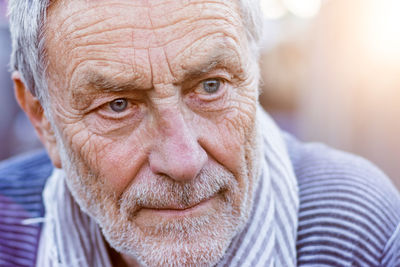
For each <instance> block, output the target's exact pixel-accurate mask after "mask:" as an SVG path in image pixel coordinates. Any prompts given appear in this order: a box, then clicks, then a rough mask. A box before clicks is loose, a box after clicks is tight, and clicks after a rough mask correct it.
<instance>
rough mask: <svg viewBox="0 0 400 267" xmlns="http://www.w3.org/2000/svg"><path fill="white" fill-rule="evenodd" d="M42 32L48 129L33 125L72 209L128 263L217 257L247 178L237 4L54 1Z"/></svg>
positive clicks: (248, 111) (247, 92)
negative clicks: (91, 221) (60, 172)
mask: <svg viewBox="0 0 400 267" xmlns="http://www.w3.org/2000/svg"><path fill="white" fill-rule="evenodd" d="M46 34H47V35H46V40H47V41H46V51H47V57H48V59H49V68H48V84H49V95H50V100H51V102H50V103H51V104H50V105H49V107H48V110H49V112H48V114H52V115H51V117H52V119H51V118H48V119H47V118H46V117H45V115H43V116H44V118H43V119H42V122H43V121H45V120H48V121H50V122H51V124H52V125H53V127H52V128H53V129H54V132H55V133H53V132H52V130H51V129H47V128H46V127H42V126H39V127H38V126H37V128H40V127H42V129H39V134H40V135H41V138H42V141H43V142H44V143H45V145H46V147H47V149H48V150H49V154H50V156H51V159H52V161H53V163H54V164H55V165H56V166H58V167H62V168H63V169H64V170H65V171H66V173H67V183H68V186H69V188H70V190H71V192H72V193H73V195H74V197H75V199H76V200H77V202H78V203H79V204H80V206H81V207H82V209H83V210H84V211H86V212H87V213H88V214H89V215H90V216H92V217H93V218H95V219H96V221H97V222H98V223H99V225H100V226H101V227H102V229H103V233H104V235H105V237H106V239H107V241H108V242H109V243H110V245H111V246H112V247H114V248H115V249H116V250H117V251H118V252H121V255H122V257H123V260H124V261H125V262H126V263H127V264H131V265H132V266H133V265H136V264H139V263H140V264H143V265H149V266H162V265H164V266H165V265H171V266H183V265H187V266H201V265H212V264H215V263H216V262H217V261H218V260H220V259H221V257H222V256H223V254H224V252H225V251H226V249H227V247H228V246H229V244H230V242H231V240H232V238H233V237H234V236H235V235H236V234H237V233H238V231H240V230H241V229H242V228H243V226H244V224H245V222H246V220H247V219H248V214H249V211H250V210H251V200H252V194H253V187H254V183H255V182H256V178H255V177H256V176H257V173H258V167H257V164H256V161H255V160H254V159H255V158H256V157H257V152H256V149H255V148H256V146H257V144H256V135H257V133H256V130H255V121H256V106H257V104H256V103H257V96H258V90H257V87H258V84H257V82H258V81H257V79H258V76H257V71H258V69H257V64H256V62H255V60H254V57H253V55H252V54H250V53H249V48H248V47H249V44H248V41H247V38H246V35H245V32H244V30H243V26H242V22H241V18H240V15H239V8H238V4H237V3H236V2H235V1H227V0H215V1H207V0H198V1H185V0H181V1H175V0H174V1H162V0H154V1H153V0H148V1H138V0H135V1H134V0H108V1H99V0H96V1H95V0H91V1H88V0H74V1H67V0H65V1H64V0H60V1H56V2H55V3H54V4H52V6H51V7H50V8H49V10H48V21H47V27H46ZM204 81H211V82H212V83H213V85H215V84H218V83H219V87H217V90H215V91H213V92H207V91H206V89H207V88H208V87H206V83H205V82H204ZM117 99H119V101H115V100H117ZM42 125H44V123H43V124H42ZM157 251H158V252H157ZM157 253H158V254H157Z"/></svg>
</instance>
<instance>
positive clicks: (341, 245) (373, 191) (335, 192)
mask: <svg viewBox="0 0 400 267" xmlns="http://www.w3.org/2000/svg"><path fill="white" fill-rule="evenodd" d="M285 141H286V146H287V149H288V152H289V156H290V159H291V164H292V166H293V169H294V173H295V176H296V178H297V183H298V190H299V191H298V192H299V200H300V206H299V213H298V228H297V234H296V236H297V240H293V241H289V240H288V241H287V242H288V243H291V242H294V243H296V244H295V245H296V251H297V252H296V258H297V265H298V266H400V226H399V222H400V196H399V193H398V192H397V190H396V189H395V188H394V187H393V185H392V184H391V182H390V181H389V179H388V178H387V177H386V176H385V175H384V174H383V173H382V172H381V171H380V170H378V169H377V168H375V167H374V166H373V165H372V164H371V163H369V162H368V161H366V160H364V159H362V158H359V157H356V156H353V155H350V154H347V153H344V152H339V151H337V150H334V149H331V148H328V147H326V146H324V145H321V144H303V143H300V142H298V141H297V140H295V139H294V138H292V137H290V136H288V135H286V136H285ZM52 169H53V168H52V165H51V163H50V161H49V159H48V157H47V156H46V154H45V153H44V152H39V153H35V154H30V155H26V156H22V157H17V158H14V159H11V160H8V161H5V162H3V163H2V164H0V266H34V265H35V262H36V254H37V248H38V240H39V236H40V230H41V224H40V223H37V224H35V223H33V224H32V221H29V220H30V219H31V218H37V217H42V216H43V215H44V210H43V200H42V190H43V187H44V185H45V182H46V179H47V177H49V176H50V174H51V171H52ZM281 190H284V188H283V189H281ZM283 192H284V191H283ZM282 194H284V193H282ZM278 212H284V211H280V210H279V208H278ZM261 214H262V213H261ZM265 216H267V215H265ZM280 223H282V224H284V223H285V222H284V221H282V222H280ZM259 234H260V235H268V233H264V232H263V231H262V229H261V231H259ZM238 243H240V241H238ZM289 245H290V244H289ZM293 245H294V244H293ZM249 248H251V249H250V250H248V249H247V250H244V252H243V253H242V254H243V255H244V256H243V257H245V256H247V254H252V255H253V256H254V255H255V257H253V259H258V258H263V257H264V256H265V253H264V251H269V249H268V248H266V247H264V246H263V244H259V246H257V247H256V246H255V245H254V246H250V247H249ZM259 248H262V249H259ZM231 253H232V254H235V253H236V250H234V251H233V252H231ZM228 258H229V257H228ZM261 262H262V261H260V260H253V261H252V262H251V263H248V262H246V264H248V266H266V265H265V262H267V261H265V262H262V263H261ZM252 263H254V265H251V264H252ZM226 266H245V265H244V262H241V260H240V258H239V259H233V258H231V259H230V260H227V264H226ZM275 266H279V265H278V264H275Z"/></svg>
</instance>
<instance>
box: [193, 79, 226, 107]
mask: <svg viewBox="0 0 400 267" xmlns="http://www.w3.org/2000/svg"><path fill="white" fill-rule="evenodd" d="M207 80H218V81H219V82H220V87H219V89H218V90H217V91H216V92H214V93H207V92H205V90H204V89H203V88H202V86H203V82H205V81H207ZM226 86H227V81H226V80H225V79H224V78H220V77H215V78H207V79H204V80H201V81H200V83H198V84H197V85H196V87H195V89H194V90H193V92H194V93H195V94H196V96H197V97H198V98H199V99H200V100H202V101H204V102H211V101H215V100H217V99H219V98H220V97H221V96H223V95H224V93H225V91H226ZM199 91H201V93H200V92H199Z"/></svg>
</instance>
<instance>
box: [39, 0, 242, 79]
mask: <svg viewBox="0 0 400 267" xmlns="http://www.w3.org/2000/svg"><path fill="white" fill-rule="evenodd" d="M46 33H47V37H48V38H47V50H48V51H47V52H48V56H49V61H50V69H54V70H58V71H59V70H62V71H63V72H65V73H62V75H65V76H68V75H69V76H71V77H73V76H74V75H75V74H76V72H77V71H78V70H79V71H78V73H79V72H80V71H81V70H83V69H85V68H93V67H96V68H99V67H101V68H103V69H107V71H108V72H109V74H110V75H114V74H121V73H123V72H126V70H127V68H128V69H130V72H131V74H132V75H136V76H138V77H136V79H139V80H140V79H143V80H146V77H144V76H146V74H148V73H150V72H153V74H154V75H156V74H157V73H154V72H157V70H159V71H161V72H163V71H162V70H164V69H165V68H166V67H168V71H169V72H170V73H171V74H172V75H171V77H172V76H174V77H175V76H176V75H179V72H180V71H181V69H182V68H185V67H187V65H188V64H195V63H196V62H197V61H199V60H200V59H201V58H203V59H204V58H205V57H217V56H218V55H216V54H218V53H219V52H220V51H221V50H224V51H225V52H224V54H229V52H231V53H232V54H233V57H235V54H236V57H239V51H240V50H242V49H241V47H240V46H241V45H242V42H241V40H242V39H244V38H245V37H244V36H245V35H244V31H243V27H242V21H241V17H240V12H239V7H238V3H237V1H228V0H181V1H179V0H146V1H145V0H108V1H105V0H73V1H69V0H59V1H56V2H55V3H54V4H52V5H51V6H50V8H49V10H48V23H47V27H46ZM157 62H159V64H161V65H160V66H155V67H154V66H151V65H154V64H155V65H157V64H158V63H157ZM162 62H164V63H162ZM163 64H164V65H168V66H162V65H163ZM113 72H114V73H113ZM59 74H61V73H59ZM161 79H162V78H161ZM147 80H148V79H147ZM143 82H144V81H143Z"/></svg>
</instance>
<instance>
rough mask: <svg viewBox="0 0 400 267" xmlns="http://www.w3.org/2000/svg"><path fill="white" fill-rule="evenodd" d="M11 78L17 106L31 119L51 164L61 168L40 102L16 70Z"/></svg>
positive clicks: (53, 139) (53, 137)
mask: <svg viewBox="0 0 400 267" xmlns="http://www.w3.org/2000/svg"><path fill="white" fill-rule="evenodd" d="M12 79H13V82H14V92H15V97H16V99H17V102H18V104H19V106H20V107H21V108H22V109H23V111H24V112H25V114H26V115H27V116H28V118H29V120H30V121H31V123H32V125H33V127H34V128H35V130H36V133H37V134H38V136H39V139H40V141H41V142H42V143H43V145H44V146H45V148H46V150H47V153H48V154H49V157H50V159H51V161H52V162H53V165H54V166H55V167H57V168H61V161H60V156H59V153H58V148H57V139H56V137H55V134H54V131H53V129H52V127H51V124H50V121H49V120H48V119H47V117H46V115H45V113H44V111H43V107H42V104H41V103H40V101H39V100H38V98H37V97H35V96H33V95H32V93H31V92H30V91H29V90H28V89H27V88H26V86H25V84H24V83H23V81H22V79H21V75H20V74H19V72H18V71H15V72H13V74H12Z"/></svg>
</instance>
